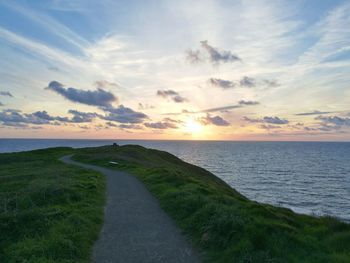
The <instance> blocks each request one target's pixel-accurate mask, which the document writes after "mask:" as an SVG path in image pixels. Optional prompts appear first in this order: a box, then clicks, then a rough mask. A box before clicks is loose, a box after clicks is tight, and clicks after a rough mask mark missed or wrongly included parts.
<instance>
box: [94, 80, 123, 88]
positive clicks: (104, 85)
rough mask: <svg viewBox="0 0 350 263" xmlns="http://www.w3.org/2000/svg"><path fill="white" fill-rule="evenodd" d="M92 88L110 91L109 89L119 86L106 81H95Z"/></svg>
mask: <svg viewBox="0 0 350 263" xmlns="http://www.w3.org/2000/svg"><path fill="white" fill-rule="evenodd" d="M94 86H95V87H97V88H99V89H110V88H119V87H120V86H119V85H118V84H117V83H114V82H109V81H107V80H97V81H95V83H94Z"/></svg>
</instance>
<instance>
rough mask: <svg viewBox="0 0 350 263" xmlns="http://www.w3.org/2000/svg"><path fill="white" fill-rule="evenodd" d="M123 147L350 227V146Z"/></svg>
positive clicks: (8, 146)
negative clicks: (162, 155)
mask: <svg viewBox="0 0 350 263" xmlns="http://www.w3.org/2000/svg"><path fill="white" fill-rule="evenodd" d="M112 142H115V141H112V140H37V139H0V152H13V151H23V150H32V149H39V148H47V147H56V146H70V147H90V146H100V145H106V144H111V143H112ZM117 142H118V143H119V144H139V145H142V146H145V147H150V148H154V149H160V150H165V151H168V152H171V153H173V154H175V155H176V156H178V157H180V158H181V159H183V160H185V161H187V162H190V163H193V164H196V165H199V166H201V167H203V168H205V169H207V170H209V171H211V172H212V173H214V174H215V175H217V176H218V177H220V178H221V179H223V180H224V181H226V182H227V183H228V184H229V185H231V186H232V187H233V188H235V189H236V190H238V191H239V192H241V193H242V194H244V195H245V196H247V197H248V198H250V199H253V200H256V201H259V202H263V203H268V204H272V205H278V206H283V207H288V208H291V209H292V210H294V211H296V212H298V213H305V214H314V215H330V216H335V217H338V218H340V219H342V220H345V221H349V222H350V143H344V142H213V141H210V142H208V141H207V142H204V141H117Z"/></svg>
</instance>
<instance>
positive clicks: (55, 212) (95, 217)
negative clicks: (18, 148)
mask: <svg viewBox="0 0 350 263" xmlns="http://www.w3.org/2000/svg"><path fill="white" fill-rule="evenodd" d="M72 152H73V150H72V149H70V148H52V149H46V150H37V151H30V152H22V153H6V154H0V262H1V263H7V262H9V263H10V262H11V263H12V262H16V263H17V262H21V263H22V262H26V263H29V262H33V263H44V262H45V263H46V262H62V263H63V262H65V263H70V262H71V263H76V262H90V255H91V252H92V245H93V243H94V241H95V240H96V239H97V237H98V233H99V230H100V227H101V225H102V221H103V206H104V202H105V195H104V191H105V181H104V177H103V176H102V175H100V174H98V173H96V172H92V171H88V170H84V169H82V168H79V167H75V166H69V165H65V164H63V163H61V162H60V161H58V158H59V157H60V156H63V155H66V154H70V153H72Z"/></svg>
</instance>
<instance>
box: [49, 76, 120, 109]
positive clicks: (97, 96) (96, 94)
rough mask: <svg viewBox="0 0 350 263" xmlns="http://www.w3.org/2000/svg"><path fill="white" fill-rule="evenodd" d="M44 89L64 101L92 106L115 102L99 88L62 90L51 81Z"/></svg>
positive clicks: (62, 88)
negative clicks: (62, 98) (54, 93)
mask: <svg viewBox="0 0 350 263" xmlns="http://www.w3.org/2000/svg"><path fill="white" fill-rule="evenodd" d="M46 89H49V90H52V91H55V92H57V93H58V94H60V95H62V96H63V97H65V98H66V99H68V100H70V101H73V102H79V103H82V104H87V105H93V106H108V105H110V104H111V103H112V102H114V101H117V97H116V96H114V94H113V93H111V92H109V91H105V90H103V89H101V88H98V89H97V90H93V91H91V90H87V91H86V90H81V89H76V88H64V86H63V85H62V84H61V83H59V82H58V81H51V82H50V83H49V85H48V87H46Z"/></svg>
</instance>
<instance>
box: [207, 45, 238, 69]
mask: <svg viewBox="0 0 350 263" xmlns="http://www.w3.org/2000/svg"><path fill="white" fill-rule="evenodd" d="M200 43H201V47H202V48H203V49H204V50H205V51H206V52H207V54H208V55H209V61H210V62H211V63H213V64H220V63H228V62H235V61H240V60H241V59H240V58H239V57H238V56H236V55H234V54H233V53H232V52H231V51H225V50H223V51H220V50H219V49H217V48H214V47H212V46H210V45H209V44H208V41H207V40H203V41H201V42H200Z"/></svg>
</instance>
